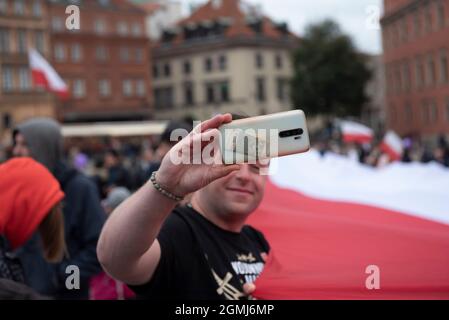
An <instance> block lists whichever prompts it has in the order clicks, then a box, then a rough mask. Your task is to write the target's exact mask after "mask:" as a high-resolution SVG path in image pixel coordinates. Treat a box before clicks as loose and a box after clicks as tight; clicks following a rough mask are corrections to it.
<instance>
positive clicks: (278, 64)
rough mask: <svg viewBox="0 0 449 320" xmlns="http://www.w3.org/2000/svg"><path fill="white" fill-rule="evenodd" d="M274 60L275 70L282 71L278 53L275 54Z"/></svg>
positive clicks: (281, 61) (280, 56) (281, 62)
mask: <svg viewBox="0 0 449 320" xmlns="http://www.w3.org/2000/svg"><path fill="white" fill-rule="evenodd" d="M274 60H275V66H276V68H277V69H282V66H283V60H282V55H281V54H280V53H278V54H276V56H275V58H274Z"/></svg>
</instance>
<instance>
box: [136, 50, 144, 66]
mask: <svg viewBox="0 0 449 320" xmlns="http://www.w3.org/2000/svg"><path fill="white" fill-rule="evenodd" d="M143 52H144V51H143V49H141V48H137V49H136V62H137V63H142V62H143V55H144V54H143Z"/></svg>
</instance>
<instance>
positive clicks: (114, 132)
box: [62, 121, 168, 137]
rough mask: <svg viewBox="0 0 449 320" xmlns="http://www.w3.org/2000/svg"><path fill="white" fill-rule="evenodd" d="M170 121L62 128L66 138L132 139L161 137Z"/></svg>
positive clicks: (80, 125) (110, 123) (97, 123)
mask: <svg viewBox="0 0 449 320" xmlns="http://www.w3.org/2000/svg"><path fill="white" fill-rule="evenodd" d="M167 123H168V121H139V122H96V123H81V124H66V125H63V126H62V135H63V136H64V137H98V136H104V137H108V136H109V137H130V136H148V135H160V134H162V132H163V131H164V129H165V127H166V126H167Z"/></svg>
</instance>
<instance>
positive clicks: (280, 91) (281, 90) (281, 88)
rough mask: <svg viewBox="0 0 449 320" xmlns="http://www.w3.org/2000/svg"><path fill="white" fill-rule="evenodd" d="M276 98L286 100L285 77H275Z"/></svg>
mask: <svg viewBox="0 0 449 320" xmlns="http://www.w3.org/2000/svg"><path fill="white" fill-rule="evenodd" d="M276 92H277V98H278V100H279V101H281V102H286V101H288V97H289V81H288V80H287V79H282V78H279V79H277V89H276Z"/></svg>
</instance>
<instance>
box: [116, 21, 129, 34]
mask: <svg viewBox="0 0 449 320" xmlns="http://www.w3.org/2000/svg"><path fill="white" fill-rule="evenodd" d="M117 33H118V34H119V35H121V36H126V35H128V24H127V23H126V22H124V21H120V22H119V23H118V24H117Z"/></svg>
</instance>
